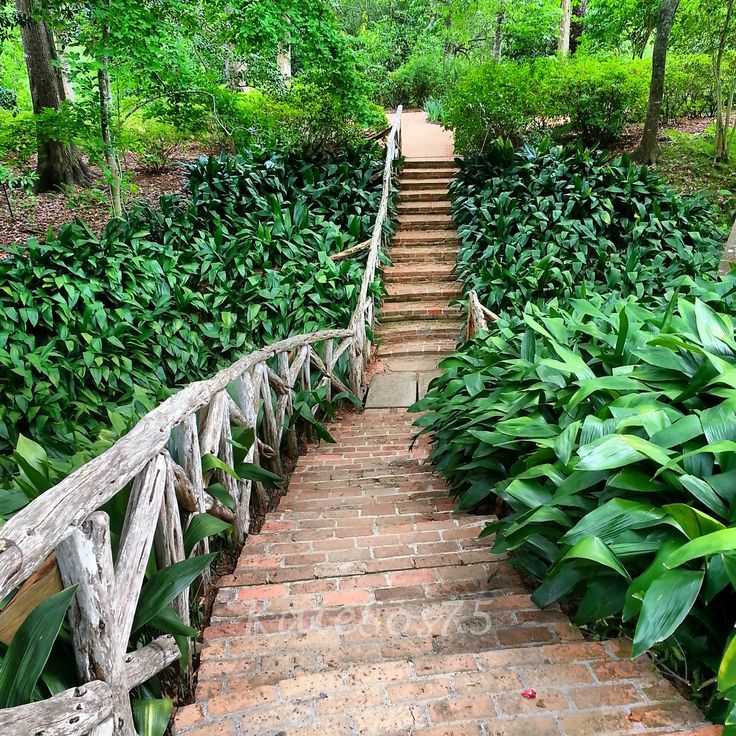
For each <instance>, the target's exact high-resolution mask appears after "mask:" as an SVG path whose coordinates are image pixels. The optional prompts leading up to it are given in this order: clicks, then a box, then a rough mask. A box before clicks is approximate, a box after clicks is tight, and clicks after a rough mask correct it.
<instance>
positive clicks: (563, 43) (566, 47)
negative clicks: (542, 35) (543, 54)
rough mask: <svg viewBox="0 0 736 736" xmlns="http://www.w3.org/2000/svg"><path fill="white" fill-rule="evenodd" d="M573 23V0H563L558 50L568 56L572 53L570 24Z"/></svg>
mask: <svg viewBox="0 0 736 736" xmlns="http://www.w3.org/2000/svg"><path fill="white" fill-rule="evenodd" d="M571 24H572V0H562V20H561V21H560V39H559V41H558V43H557V50H558V51H559V52H560V53H561V54H562V55H563V56H567V55H568V54H569V53H570V26H571Z"/></svg>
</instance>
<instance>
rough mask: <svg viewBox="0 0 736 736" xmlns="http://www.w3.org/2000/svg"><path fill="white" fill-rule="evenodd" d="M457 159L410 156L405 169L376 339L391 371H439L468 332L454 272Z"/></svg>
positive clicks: (385, 272)
mask: <svg viewBox="0 0 736 736" xmlns="http://www.w3.org/2000/svg"><path fill="white" fill-rule="evenodd" d="M455 172H456V168H455V162H454V160H453V159H410V160H407V161H406V162H405V164H404V168H403V170H402V173H401V183H400V191H401V199H400V201H399V222H398V228H397V232H396V235H395V237H394V238H393V240H392V242H391V246H390V248H389V256H390V257H391V260H392V262H393V266H391V267H390V268H387V269H386V270H385V271H384V283H385V285H386V292H387V293H386V298H385V300H384V303H383V307H382V309H381V314H380V326H379V328H378V330H377V333H376V337H377V340H378V343H379V356H380V360H381V362H382V364H383V365H384V366H385V367H386V368H388V370H390V371H393V372H400V373H410V372H413V373H421V372H432V371H434V369H435V367H436V365H437V362H438V360H439V359H440V358H441V357H443V356H445V355H447V354H449V353H451V352H452V350H453V349H454V348H455V345H456V344H457V340H458V338H459V337H460V336H461V334H462V328H463V326H462V323H461V322H460V310H459V308H458V307H456V306H450V305H449V302H450V301H452V300H454V299H458V298H459V297H461V296H462V291H461V287H460V284H459V283H458V281H457V280H456V278H455V276H454V274H453V272H452V271H453V267H454V265H455V259H456V255H457V241H456V233H455V229H454V227H455V226H454V224H453V221H452V216H451V214H450V201H449V196H448V191H447V188H448V186H449V184H450V182H451V181H452V179H453V177H454V175H455Z"/></svg>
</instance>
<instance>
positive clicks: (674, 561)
mask: <svg viewBox="0 0 736 736" xmlns="http://www.w3.org/2000/svg"><path fill="white" fill-rule="evenodd" d="M734 550H736V528H734V529H721V530H720V531H717V532H712V533H711V534H706V535H705V536H703V537H698V538H697V539H693V540H691V541H690V542H688V543H687V544H684V545H683V546H682V547H680V549H678V550H677V551H676V552H673V553H672V554H671V555H670V556H669V557H668V558H667V560H666V561H665V564H666V565H667V567H670V568H675V567H679V566H680V565H684V564H685V563H686V562H690V561H691V560H696V559H698V558H700V557H708V556H710V555H716V554H721V553H727V552H733V551H734Z"/></svg>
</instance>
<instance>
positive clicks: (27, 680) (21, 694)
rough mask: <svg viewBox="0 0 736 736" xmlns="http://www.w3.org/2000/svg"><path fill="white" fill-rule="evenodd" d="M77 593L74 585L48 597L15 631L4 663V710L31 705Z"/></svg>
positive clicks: (0, 691) (0, 685) (0, 687)
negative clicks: (67, 612)
mask: <svg viewBox="0 0 736 736" xmlns="http://www.w3.org/2000/svg"><path fill="white" fill-rule="evenodd" d="M76 591H77V588H76V586H74V587H72V588H66V589H65V590H62V591H61V592H59V593H55V594H54V595H52V596H51V597H50V598H47V599H46V600H45V601H43V603H40V604H39V605H38V606H36V608H34V609H33V611H31V613H29V614H28V616H27V617H26V620H25V621H24V622H23V623H22V624H21V625H20V628H19V629H18V631H16V632H15V636H14V637H13V640H12V641H11V642H10V646H9V647H8V650H7V652H6V653H5V656H4V657H3V660H2V664H0V708H14V707H15V706H18V705H25V704H26V703H30V702H31V699H32V695H33V691H34V689H35V687H36V683H37V682H38V680H39V678H40V677H41V673H42V672H43V669H44V667H45V666H46V662H47V661H48V658H49V656H50V655H51V649H52V648H53V646H54V642H55V641H56V637H57V636H58V635H59V630H60V629H61V625H62V624H63V623H64V617H65V616H66V611H67V609H68V608H69V604H70V603H71V602H72V598H74V594H75V593H76Z"/></svg>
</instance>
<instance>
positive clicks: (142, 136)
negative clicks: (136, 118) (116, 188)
mask: <svg viewBox="0 0 736 736" xmlns="http://www.w3.org/2000/svg"><path fill="white" fill-rule="evenodd" d="M188 138H189V136H188V135H186V134H185V133H182V132H180V131H179V130H178V129H177V128H175V127H174V126H173V125H171V124H169V123H163V122H161V121H159V120H154V119H148V120H144V121H141V123H138V124H131V125H129V126H128V127H127V128H126V130H125V131H124V133H123V134H122V135H121V146H122V147H123V148H127V149H128V150H130V151H132V152H133V153H135V154H136V155H137V158H138V163H139V165H140V166H141V168H142V169H143V170H144V171H147V172H150V173H160V172H161V171H165V170H166V169H169V168H171V166H172V165H173V163H174V161H175V159H176V158H177V156H179V155H180V154H181V150H182V146H183V145H184V144H185V143H186V142H187V140H188Z"/></svg>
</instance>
